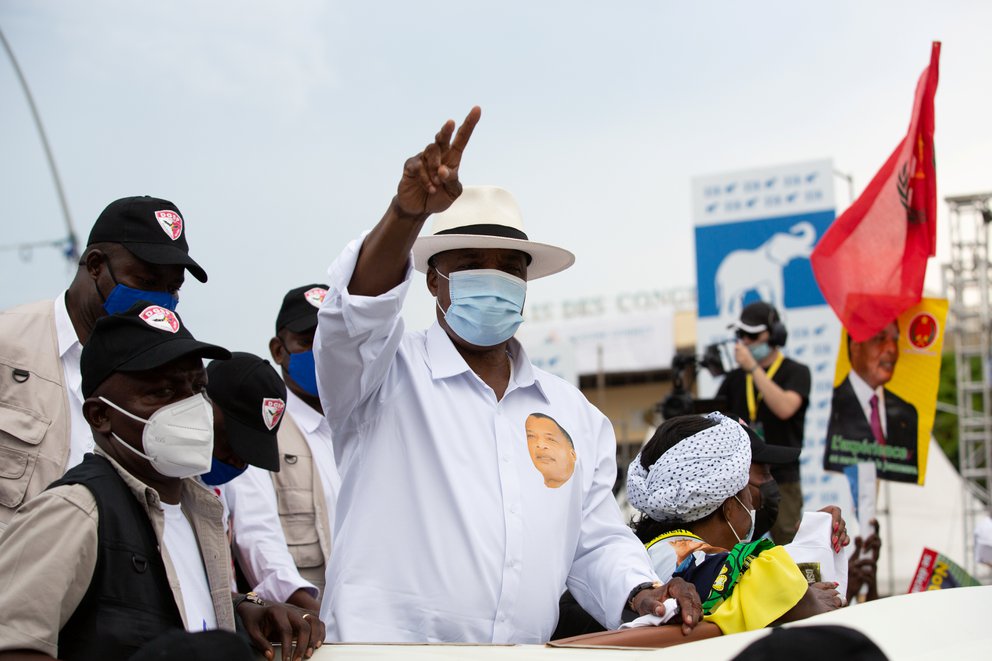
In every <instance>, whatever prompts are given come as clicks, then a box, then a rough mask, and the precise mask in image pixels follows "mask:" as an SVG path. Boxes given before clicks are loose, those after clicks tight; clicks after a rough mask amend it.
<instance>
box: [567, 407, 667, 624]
mask: <svg viewBox="0 0 992 661" xmlns="http://www.w3.org/2000/svg"><path fill="white" fill-rule="evenodd" d="M600 418H601V421H600V432H599V441H598V443H597V449H598V461H597V465H596V468H595V472H594V477H593V485H592V488H591V489H590V490H589V493H588V494H587V495H586V499H585V502H584V504H583V508H582V526H581V530H580V533H579V542H578V546H577V548H576V552H575V557H574V559H573V560H572V569H571V571H570V572H569V576H568V579H567V581H566V584H567V585H568V589H569V590H571V592H572V594H573V595H574V596H575V599H576V601H578V602H579V604H581V605H582V607H583V608H584V609H585V610H586V611H587V612H588V613H589V614H590V615H592V616H593V617H594V618H596V620H598V621H599V622H601V623H603V625H605V626H606V627H607V628H608V629H616V628H617V627H619V626H620V617H621V614H622V612H623V609H624V607H625V606H626V605H627V598H628V597H629V596H630V591H631V590H633V589H634V588H635V587H636V586H637V585H639V584H641V583H647V582H653V581H657V580H658V577H657V575H656V574H655V572H654V570H653V569H652V568H651V561H650V559H649V558H648V554H647V550H645V548H644V545H643V544H642V543H641V542H640V540H638V539H637V537H635V536H634V533H633V532H632V531H631V529H630V528H629V527H628V526H627V525H625V524H624V522H623V515H622V514H621V513H620V507H619V506H618V505H617V501H616V499H615V498H614V497H613V483H614V482H615V481H616V475H617V464H616V437H615V436H614V434H613V426H612V425H611V424H610V422H609V420H607V419H606V418H605V417H603V416H601V415H600Z"/></svg>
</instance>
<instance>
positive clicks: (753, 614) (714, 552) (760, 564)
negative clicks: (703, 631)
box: [645, 530, 808, 634]
mask: <svg viewBox="0 0 992 661" xmlns="http://www.w3.org/2000/svg"><path fill="white" fill-rule="evenodd" d="M645 547H646V548H647V550H648V555H649V556H651V562H652V564H653V565H654V568H655V571H656V572H657V573H658V576H659V578H661V579H662V580H663V581H667V580H668V579H669V578H671V577H672V576H677V577H679V578H682V579H683V580H685V581H688V582H690V583H692V584H693V585H695V586H696V590H697V591H698V592H699V598H700V600H702V603H703V616H704V617H703V619H704V620H706V621H707V622H712V623H714V624H715V625H717V626H718V627H720V630H721V631H722V632H723V633H725V634H729V633H738V632H741V631H751V630H753V629H761V628H762V627H766V626H768V625H769V624H771V623H772V622H774V621H776V620H777V619H779V618H780V617H782V615H784V614H785V613H787V612H788V611H789V610H790V609H791V608H792V607H793V606H795V605H796V604H797V603H799V600H800V599H802V598H803V595H804V594H806V589H807V587H808V584H807V582H806V578H805V576H803V573H802V572H801V571H800V570H799V567H798V566H796V563H795V562H794V561H793V560H792V558H791V557H790V556H789V554H788V553H787V552H786V551H785V549H784V548H782V547H781V546H775V544H774V543H773V542H771V541H769V540H767V539H759V540H758V541H756V542H741V543H740V544H737V545H735V546H734V547H733V548H732V549H730V550H729V551H728V550H727V549H722V548H719V547H715V546H711V545H709V544H707V543H706V542H705V541H704V540H703V539H701V538H700V537H698V536H696V535H694V534H693V533H691V532H689V531H688V530H673V531H671V532H668V533H665V534H663V535H659V536H658V537H655V538H654V539H652V540H651V541H650V542H648V543H647V544H645Z"/></svg>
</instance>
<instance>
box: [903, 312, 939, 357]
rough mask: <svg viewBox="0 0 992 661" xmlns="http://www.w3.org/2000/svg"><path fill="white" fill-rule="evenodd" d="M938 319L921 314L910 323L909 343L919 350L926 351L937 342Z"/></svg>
mask: <svg viewBox="0 0 992 661" xmlns="http://www.w3.org/2000/svg"><path fill="white" fill-rule="evenodd" d="M938 331H939V329H938V327H937V319H936V318H935V317H934V316H933V315H932V314H929V313H927V312H921V313H919V314H918V315H916V316H915V317H913V320H912V321H911V322H909V342H910V344H912V345H913V346H914V347H916V348H917V349H926V348H928V347H929V346H930V345H932V344H933V343H934V342H936V341H937V334H938Z"/></svg>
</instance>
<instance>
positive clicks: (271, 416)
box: [262, 397, 286, 431]
mask: <svg viewBox="0 0 992 661" xmlns="http://www.w3.org/2000/svg"><path fill="white" fill-rule="evenodd" d="M285 410H286V402H284V401H282V400H281V399H277V398H275V397H266V398H265V399H263V400H262V421H263V422H264V423H265V426H266V428H267V429H268V430H269V431H272V430H273V429H275V428H276V425H278V424H279V421H280V420H281V419H282V412H283V411H285Z"/></svg>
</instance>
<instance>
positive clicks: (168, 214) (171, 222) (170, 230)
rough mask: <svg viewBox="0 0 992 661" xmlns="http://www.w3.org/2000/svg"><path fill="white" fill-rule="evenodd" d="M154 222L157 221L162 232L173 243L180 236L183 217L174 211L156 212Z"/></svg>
mask: <svg viewBox="0 0 992 661" xmlns="http://www.w3.org/2000/svg"><path fill="white" fill-rule="evenodd" d="M155 220H157V221H158V224H159V225H161V227H162V231H163V232H165V233H166V235H167V236H168V237H169V238H170V239H172V240H173V241H175V240H176V239H178V238H179V237H180V236H181V235H182V233H183V217H182V216H180V215H179V214H178V213H176V212H175V211H171V210H169V209H165V210H163V211H156V212H155Z"/></svg>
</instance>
